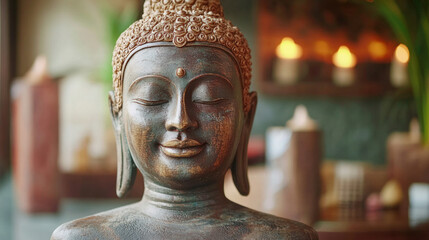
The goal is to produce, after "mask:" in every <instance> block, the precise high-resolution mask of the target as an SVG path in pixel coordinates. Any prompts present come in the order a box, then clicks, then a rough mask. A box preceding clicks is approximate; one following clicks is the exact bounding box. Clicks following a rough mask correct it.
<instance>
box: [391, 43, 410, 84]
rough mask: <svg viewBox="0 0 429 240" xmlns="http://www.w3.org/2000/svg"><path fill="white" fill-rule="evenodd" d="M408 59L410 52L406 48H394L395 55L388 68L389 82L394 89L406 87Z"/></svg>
mask: <svg viewBox="0 0 429 240" xmlns="http://www.w3.org/2000/svg"><path fill="white" fill-rule="evenodd" d="M409 59H410V52H409V51H408V48H407V46H405V45H404V44H399V45H398V47H396V50H395V55H394V57H393V60H392V65H391V68H390V81H391V83H392V85H393V86H395V87H404V86H407V85H408V75H407V74H408V71H407V66H408V60H409Z"/></svg>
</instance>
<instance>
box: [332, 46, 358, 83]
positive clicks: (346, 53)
mask: <svg viewBox="0 0 429 240" xmlns="http://www.w3.org/2000/svg"><path fill="white" fill-rule="evenodd" d="M332 62H333V63H334V65H335V66H334V70H333V75H332V77H333V80H334V83H335V84H336V85H338V86H341V87H345V86H350V85H352V84H353V82H354V80H355V73H354V67H355V66H356V56H355V55H354V54H353V53H352V52H350V50H349V48H348V47H346V46H341V47H340V48H339V49H338V51H337V52H336V53H334V55H333V57H332Z"/></svg>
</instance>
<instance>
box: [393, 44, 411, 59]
mask: <svg viewBox="0 0 429 240" xmlns="http://www.w3.org/2000/svg"><path fill="white" fill-rule="evenodd" d="M395 58H396V59H397V60H398V61H399V62H401V63H408V60H410V51H409V50H408V48H407V46H405V45H404V44H402V43H401V44H399V45H398V46H397V47H396V50H395Z"/></svg>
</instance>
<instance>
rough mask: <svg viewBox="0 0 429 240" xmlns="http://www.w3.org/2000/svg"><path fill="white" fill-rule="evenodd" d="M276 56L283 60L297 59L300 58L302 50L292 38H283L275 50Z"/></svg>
mask: <svg viewBox="0 0 429 240" xmlns="http://www.w3.org/2000/svg"><path fill="white" fill-rule="evenodd" d="M276 53H277V56H278V57H279V58H284V59H298V58H300V57H301V56H302V48H301V46H299V45H298V44H296V43H295V42H294V41H293V39H292V38H288V37H285V38H283V40H282V42H281V43H280V45H279V46H277V49H276Z"/></svg>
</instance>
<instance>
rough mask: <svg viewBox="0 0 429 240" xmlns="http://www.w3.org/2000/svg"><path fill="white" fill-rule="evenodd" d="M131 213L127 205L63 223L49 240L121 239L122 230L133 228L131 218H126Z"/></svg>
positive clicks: (130, 206) (131, 209) (130, 208)
mask: <svg viewBox="0 0 429 240" xmlns="http://www.w3.org/2000/svg"><path fill="white" fill-rule="evenodd" d="M131 212H133V206H132V205H129V206H125V207H121V208H117V209H113V210H110V211H106V212H102V213H98V214H95V215H92V216H88V217H84V218H80V219H77V220H73V221H71V222H67V223H64V224H62V225H61V226H59V227H58V228H57V229H55V231H54V232H53V233H52V236H51V240H71V239H73V240H89V239H122V238H123V237H122V233H124V231H122V230H126V229H128V230H130V229H129V227H127V225H130V226H133V224H132V223H131V224H130V222H132V221H133V218H132V217H131V218H129V217H127V216H129V215H130V213H131ZM134 212H135V211H134ZM126 234H128V233H126Z"/></svg>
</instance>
